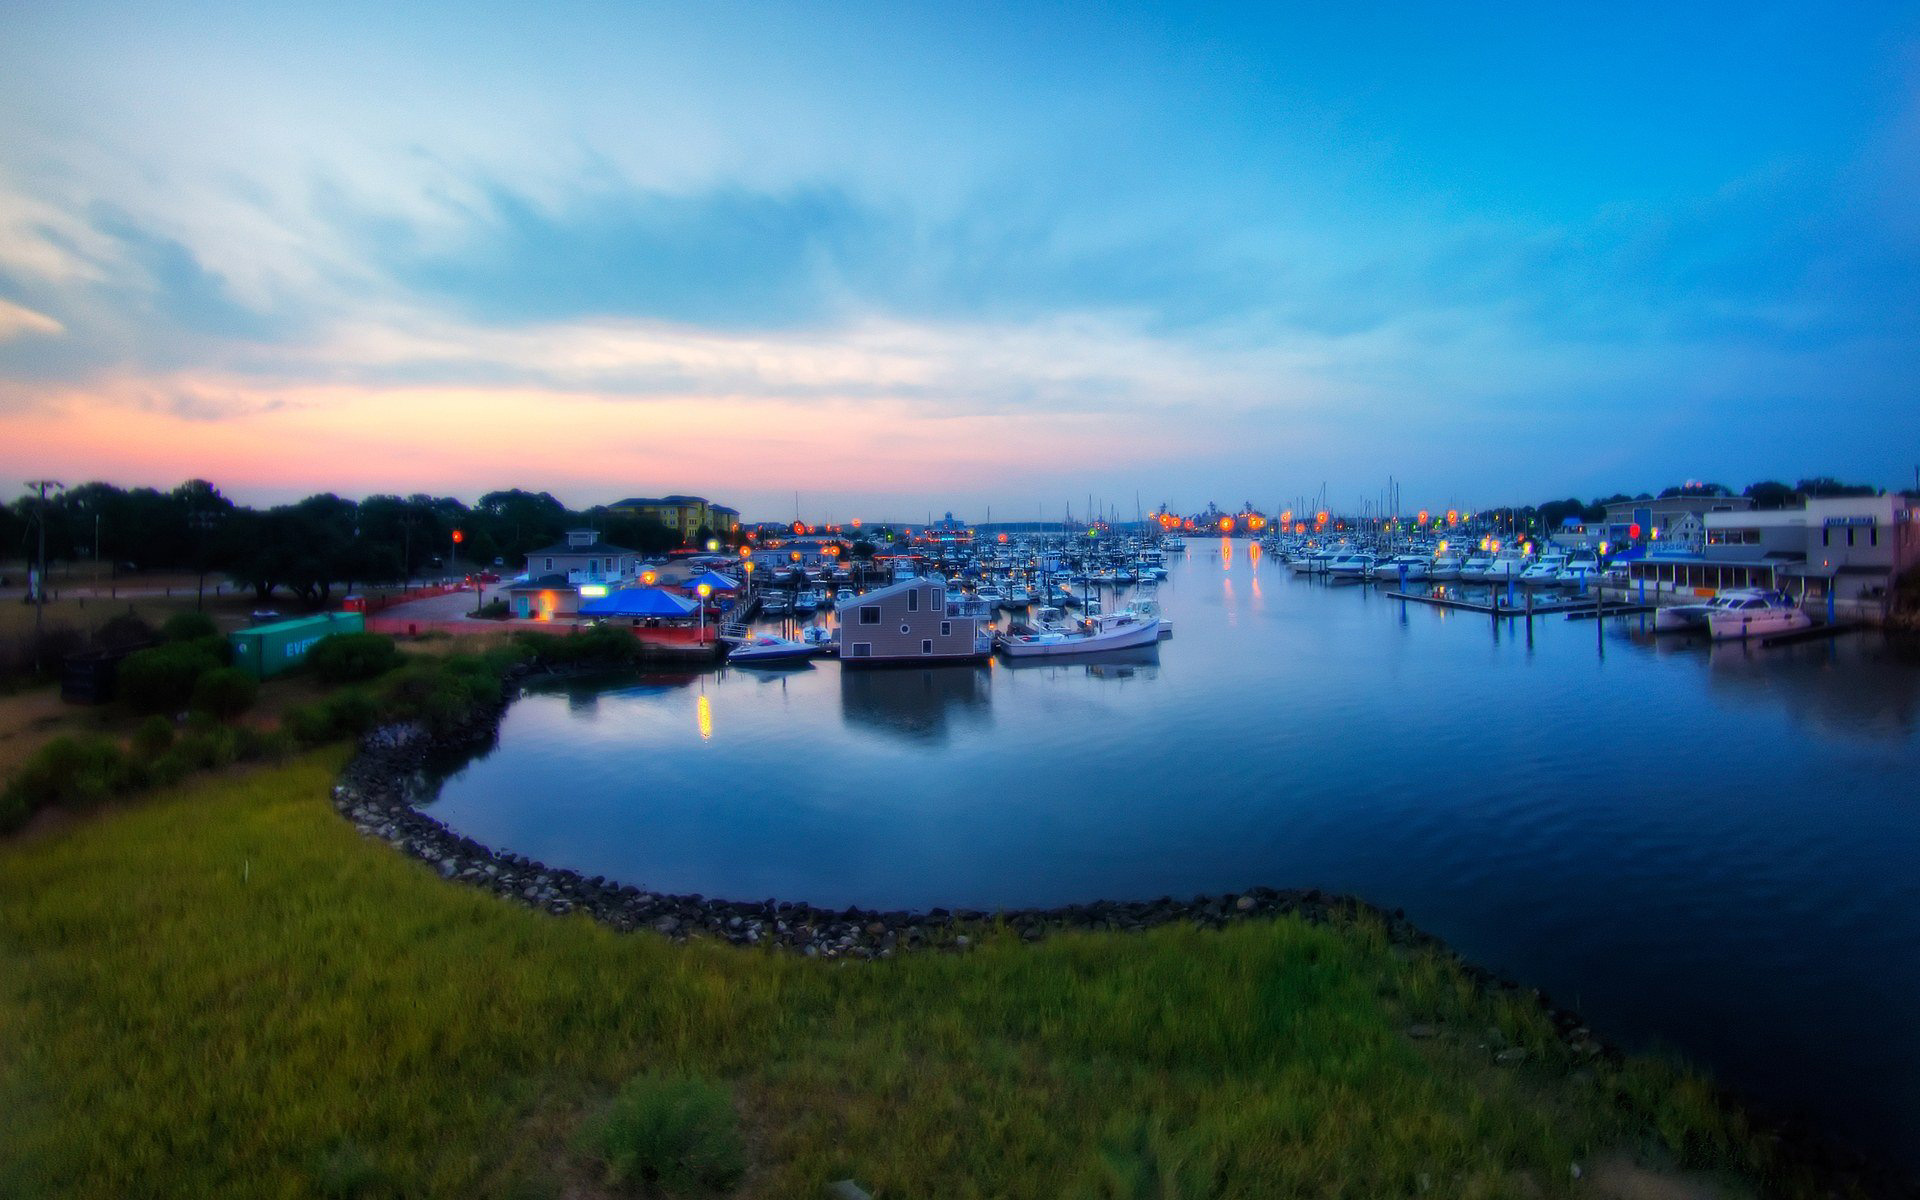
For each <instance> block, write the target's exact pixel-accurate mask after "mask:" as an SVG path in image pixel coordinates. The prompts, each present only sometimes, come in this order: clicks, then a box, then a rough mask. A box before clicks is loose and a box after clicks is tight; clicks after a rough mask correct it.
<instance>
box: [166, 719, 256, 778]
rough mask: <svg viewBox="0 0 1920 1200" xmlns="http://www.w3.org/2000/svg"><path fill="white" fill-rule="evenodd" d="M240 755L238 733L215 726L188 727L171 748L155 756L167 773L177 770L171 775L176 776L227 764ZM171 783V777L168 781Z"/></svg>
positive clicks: (237, 758)
mask: <svg viewBox="0 0 1920 1200" xmlns="http://www.w3.org/2000/svg"><path fill="white" fill-rule="evenodd" d="M239 758H240V735H239V734H238V733H237V732H235V731H234V730H232V729H228V728H226V727H224V726H220V725H215V726H213V727H211V728H206V729H193V730H189V731H188V732H187V734H186V735H185V736H184V737H182V738H181V739H180V740H179V741H178V742H176V743H174V747H173V749H171V750H169V751H167V753H166V754H164V755H162V756H161V757H160V759H159V762H160V763H166V764H167V767H166V770H167V771H169V772H172V771H178V772H179V774H178V775H174V777H173V778H175V779H178V778H179V777H180V776H181V775H185V774H187V773H188V772H192V771H208V770H212V769H213V768H215V767H225V766H231V765H232V764H233V763H235V762H237V761H239ZM169 782H171V780H169Z"/></svg>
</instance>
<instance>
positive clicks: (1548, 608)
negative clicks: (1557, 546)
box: [1386, 592, 1654, 621]
mask: <svg viewBox="0 0 1920 1200" xmlns="http://www.w3.org/2000/svg"><path fill="white" fill-rule="evenodd" d="M1386 596H1387V598H1388V599H1389V600H1411V601H1413V602H1414V603H1415V604H1426V605H1430V606H1432V607H1434V608H1451V609H1459V610H1461V611H1463V612H1473V613H1479V614H1480V615H1481V616H1485V617H1520V618H1526V617H1542V616H1549V615H1551V614H1554V613H1564V614H1565V615H1566V617H1567V619H1568V620H1571V621H1578V620H1589V619H1592V618H1594V617H1629V616H1634V615H1636V614H1639V613H1650V612H1652V611H1653V610H1654V606H1653V605H1651V604H1626V603H1622V602H1620V601H1603V602H1601V603H1599V604H1595V603H1593V602H1592V601H1588V600H1570V599H1558V600H1548V601H1545V602H1544V603H1542V602H1534V603H1528V604H1502V603H1501V602H1500V597H1499V596H1498V595H1496V596H1494V597H1493V598H1492V599H1491V600H1485V601H1481V600H1464V599H1461V598H1460V597H1457V596H1423V595H1418V594H1416V593H1413V592H1388V593H1386ZM1528 599H1529V600H1530V601H1531V600H1532V595H1531V593H1529V595H1528Z"/></svg>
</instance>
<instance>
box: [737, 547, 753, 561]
mask: <svg viewBox="0 0 1920 1200" xmlns="http://www.w3.org/2000/svg"><path fill="white" fill-rule="evenodd" d="M740 557H741V558H752V557H753V547H752V546H742V547H740Z"/></svg>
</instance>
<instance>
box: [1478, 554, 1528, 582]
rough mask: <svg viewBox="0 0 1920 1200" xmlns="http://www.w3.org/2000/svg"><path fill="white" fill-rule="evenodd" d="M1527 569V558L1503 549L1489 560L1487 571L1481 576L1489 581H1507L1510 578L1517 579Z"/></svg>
mask: <svg viewBox="0 0 1920 1200" xmlns="http://www.w3.org/2000/svg"><path fill="white" fill-rule="evenodd" d="M1526 569H1527V561H1526V559H1524V558H1521V557H1520V556H1519V555H1518V554H1508V553H1505V552H1504V551H1503V552H1501V553H1499V554H1496V555H1494V556H1493V558H1492V559H1491V560H1489V561H1488V563H1487V569H1486V573H1485V574H1483V575H1482V576H1481V578H1482V579H1485V580H1486V581H1487V582H1488V583H1506V582H1507V581H1508V580H1515V581H1517V580H1518V579H1519V578H1520V576H1521V574H1522V573H1523V572H1525V571H1526Z"/></svg>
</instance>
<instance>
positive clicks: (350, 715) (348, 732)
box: [280, 688, 380, 746]
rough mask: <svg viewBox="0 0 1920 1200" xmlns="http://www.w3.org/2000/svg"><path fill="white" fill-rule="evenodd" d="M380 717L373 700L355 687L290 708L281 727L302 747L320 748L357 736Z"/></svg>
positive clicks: (370, 727) (371, 726)
mask: <svg viewBox="0 0 1920 1200" xmlns="http://www.w3.org/2000/svg"><path fill="white" fill-rule="evenodd" d="M379 717H380V712H379V708H378V707H377V706H376V705H375V704H374V702H373V697H371V696H369V695H367V694H366V693H365V692H363V691H360V690H358V689H356V688H348V689H347V690H345V691H341V692H336V693H334V694H333V695H331V696H329V697H327V698H326V699H325V700H320V701H317V702H315V703H313V704H300V705H296V706H294V707H292V708H289V709H288V710H287V712H286V715H285V716H284V717H282V718H281V720H280V725H281V728H282V729H284V730H286V732H287V733H288V734H289V735H291V736H292V738H293V739H294V741H296V742H298V743H300V744H301V745H303V746H321V745H325V744H326V743H328V742H331V741H336V740H338V739H340V738H350V737H358V736H359V735H361V734H363V733H365V732H366V731H367V730H369V729H372V728H373V723H374V722H375V721H377V720H378V719H379Z"/></svg>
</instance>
